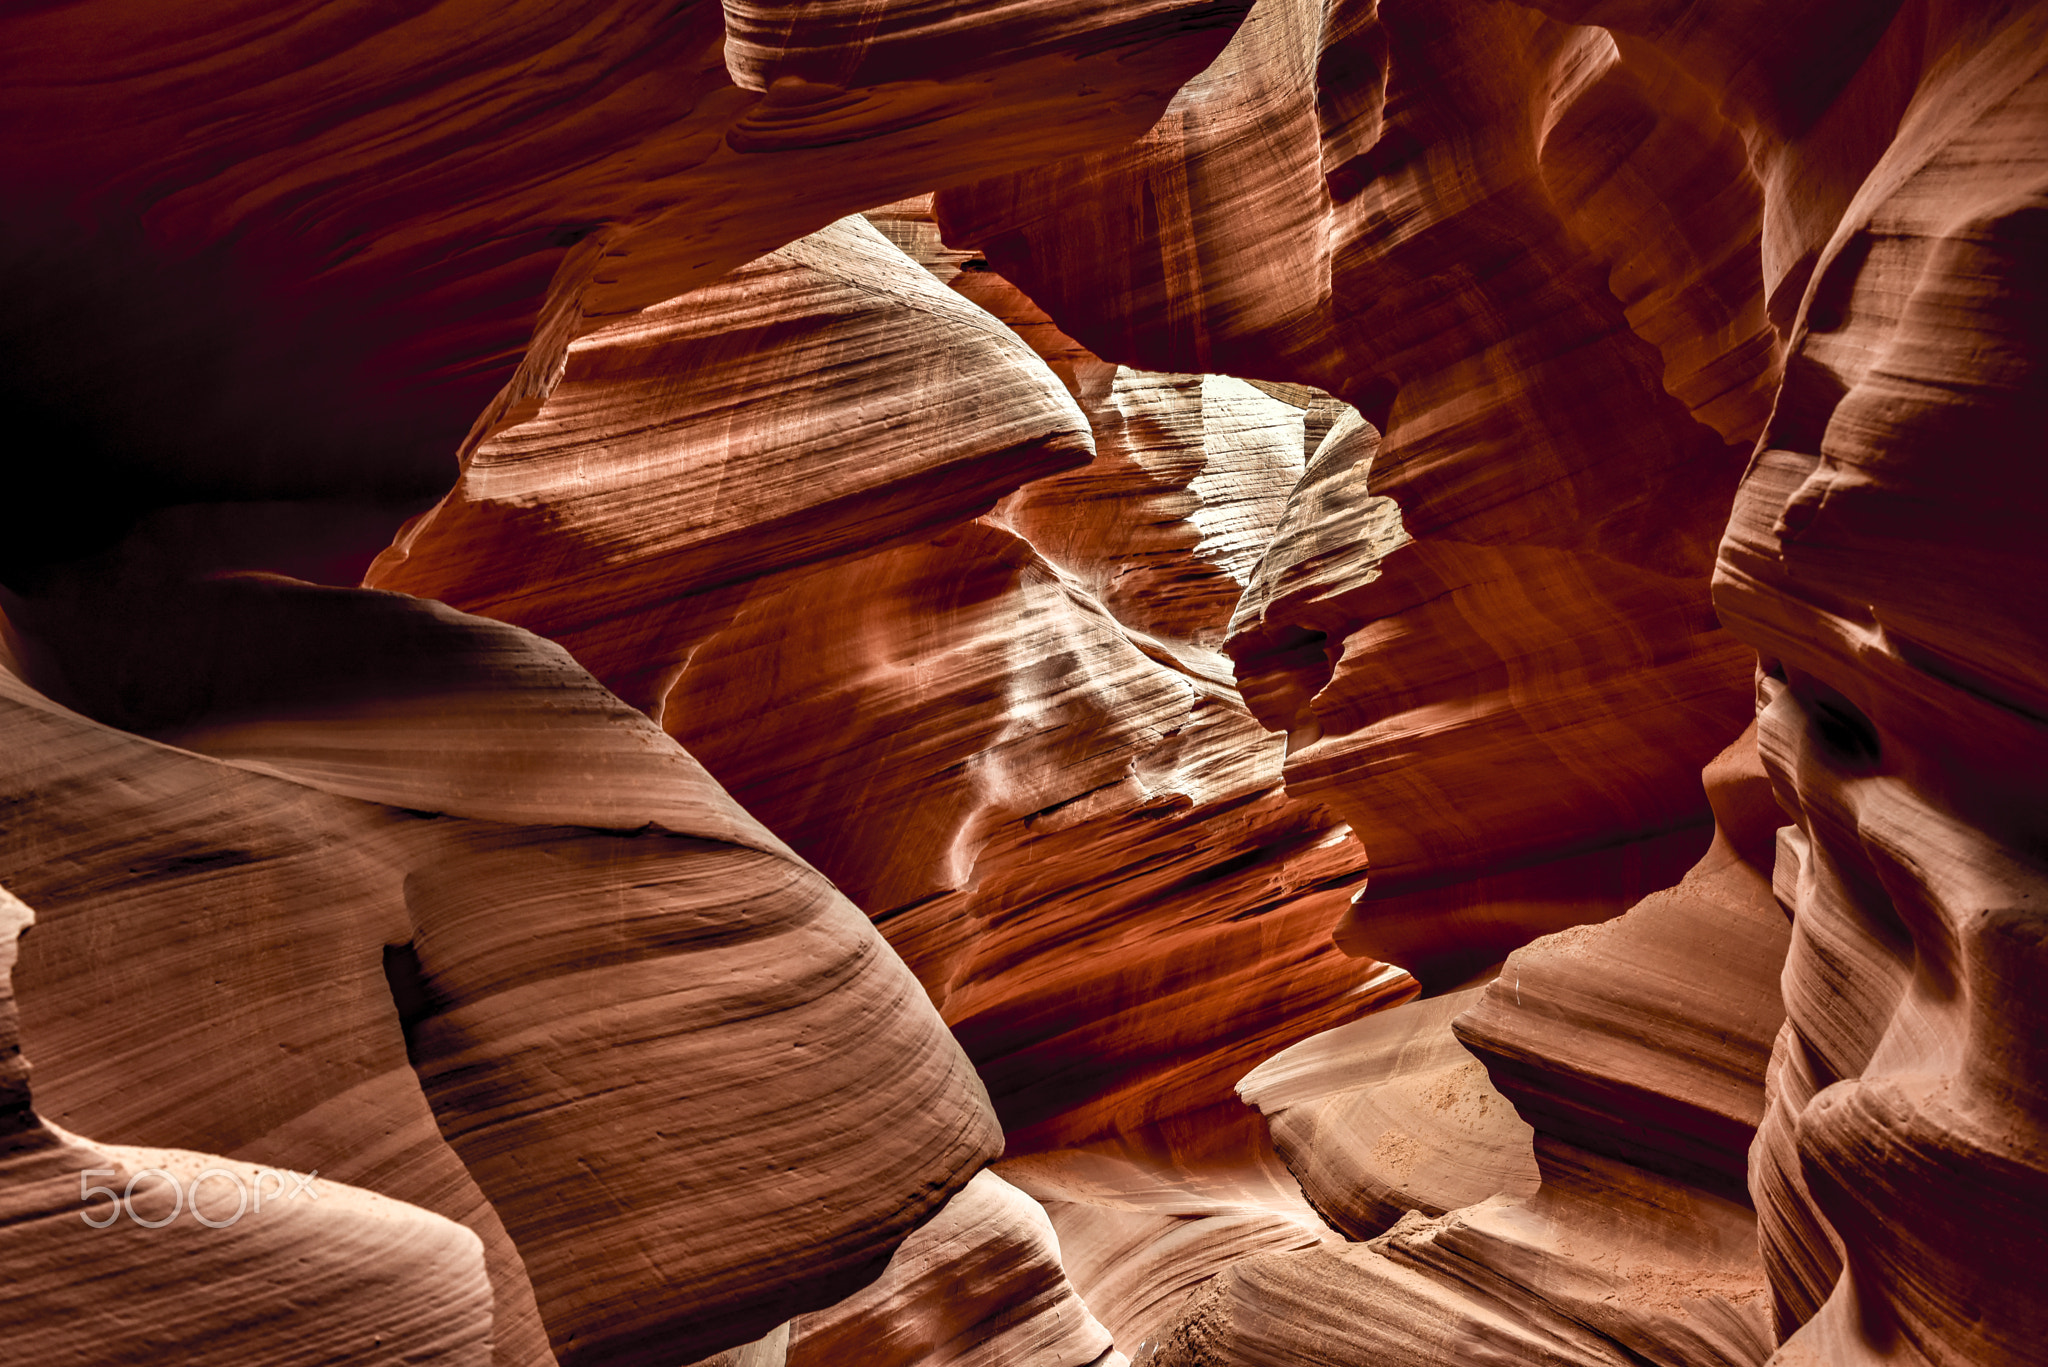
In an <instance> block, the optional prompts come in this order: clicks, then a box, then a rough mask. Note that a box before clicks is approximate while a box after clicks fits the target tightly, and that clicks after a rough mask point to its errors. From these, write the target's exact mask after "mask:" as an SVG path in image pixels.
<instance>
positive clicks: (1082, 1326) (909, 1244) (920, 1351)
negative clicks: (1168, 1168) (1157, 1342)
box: [786, 1169, 1112, 1367]
mask: <svg viewBox="0 0 2048 1367" xmlns="http://www.w3.org/2000/svg"><path fill="white" fill-rule="evenodd" d="M787 1353H788V1356H787V1359H786V1361H787V1363H788V1364H789V1367H838V1364H841V1363H849V1362H858V1363H862V1364H864V1365H865V1367H894V1365H895V1364H901V1365H902V1367H945V1365H946V1364H954V1363H958V1364H963V1365H964V1364H986V1365H987V1367H1094V1364H1098V1363H1099V1364H1102V1367H1111V1353H1112V1350H1111V1346H1110V1338H1109V1331H1108V1330H1106V1329H1104V1328H1103V1327H1102V1325H1101V1324H1100V1323H1099V1322H1098V1321H1097V1320H1096V1318H1095V1316H1094V1315H1092V1314H1090V1313H1089V1308H1088V1306H1086V1305H1085V1304H1083V1303H1082V1300H1081V1298H1080V1297H1079V1296H1078V1295H1076V1294H1075V1291H1074V1287H1073V1284H1072V1283H1071V1282H1069V1281H1068V1279H1067V1273H1066V1271H1065V1270H1064V1269H1063V1268H1062V1266H1061V1262H1060V1242H1059V1237H1058V1236H1057V1235H1056V1234H1055V1233H1054V1232H1053V1226H1052V1222H1051V1221H1050V1220H1048V1219H1047V1218H1046V1214H1045V1210H1044V1208H1043V1207H1041V1206H1040V1205H1039V1204H1038V1203H1037V1202H1036V1201H1034V1200H1032V1199H1031V1198H1030V1197H1029V1196H1026V1195H1025V1194H1024V1193H1023V1192H1021V1191H1019V1190H1017V1188H1015V1187H1013V1186H1011V1185H1010V1184H1009V1183H1008V1182H1005V1181H1004V1180H1003V1179H1002V1178H1000V1177H998V1176H996V1174H995V1173H993V1172H990V1171H988V1170H987V1169H983V1170H982V1171H980V1172H978V1173H976V1174H975V1175H974V1177H973V1179H972V1180H971V1181H969V1182H968V1184H967V1185H966V1186H965V1187H962V1188H961V1189H960V1191H959V1192H958V1193H957V1194H956V1195H955V1196H954V1197H953V1199H952V1200H950V1201H948V1202H947V1203H946V1206H945V1209H943V1210H941V1211H940V1212H939V1213H938V1214H937V1215H935V1216H933V1217H932V1218H931V1219H930V1220H928V1221H926V1222H925V1223H924V1224H923V1225H920V1226H919V1227H918V1228H917V1230H916V1231H914V1232H913V1233H912V1234H911V1235H910V1237H909V1238H907V1239H905V1240H904V1241H903V1246H902V1247H901V1248H899V1249H897V1250H896V1256H895V1257H894V1258H892V1259H890V1261H889V1266H888V1269H887V1270H886V1271H884V1272H883V1273H882V1276H881V1278H880V1280H878V1281H876V1282H875V1283H874V1285H872V1286H870V1287H868V1288H867V1289H866V1290H865V1291H860V1292H856V1293H855V1294H854V1295H852V1296H850V1297H848V1298H847V1299H846V1300H843V1301H841V1302H840V1303H839V1304H838V1305H835V1306H833V1307H832V1308H831V1309H829V1310H821V1311H816V1312H814V1313H812V1314H808V1315H803V1316H799V1317H798V1318H797V1319H796V1320H795V1321H794V1322H793V1323H792V1324H791V1326H790V1333H789V1347H788V1350H787Z"/></svg>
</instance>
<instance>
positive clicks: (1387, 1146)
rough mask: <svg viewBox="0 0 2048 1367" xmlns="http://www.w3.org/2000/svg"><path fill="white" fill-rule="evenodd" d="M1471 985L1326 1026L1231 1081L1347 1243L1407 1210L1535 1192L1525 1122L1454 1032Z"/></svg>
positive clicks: (1444, 1208)
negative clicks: (1261, 1118) (1260, 1114)
mask: <svg viewBox="0 0 2048 1367" xmlns="http://www.w3.org/2000/svg"><path fill="white" fill-rule="evenodd" d="M1484 992H1485V989H1484V988H1468V989H1466V990H1465V991H1462V992H1451V993H1447V994H1445V995H1444V996H1441V997H1432V998H1430V999H1428V1000H1427V1001H1418V1002H1408V1003H1405V1004H1403V1005H1401V1006H1397V1007H1394V1008H1392V1009H1391V1010H1387V1011H1381V1012H1378V1013H1377V1014H1375V1015H1372V1016H1368V1017H1367V1018H1366V1019H1364V1020H1361V1021H1355V1022H1353V1023H1351V1024H1349V1025H1340V1026H1338V1027H1337V1028H1336V1029H1334V1030H1325V1031H1324V1032H1323V1033H1322V1034H1320V1035H1314V1036H1311V1037H1310V1038H1308V1039H1305V1040H1303V1041H1302V1042H1301V1043H1299V1044H1296V1045H1293V1046H1292V1047H1290V1048H1287V1049H1284V1050H1282V1051H1281V1052H1280V1053H1278V1054H1275V1055H1274V1056H1273V1057H1272V1058H1270V1059H1267V1060H1266V1061H1265V1062H1264V1063H1262V1064H1260V1065H1259V1066H1258V1067H1257V1068H1255V1069H1253V1070H1252V1071H1251V1072H1249V1073H1247V1074H1245V1076H1244V1078H1243V1079H1242V1080H1241V1081H1240V1082H1239V1083H1238V1084H1237V1093H1238V1095H1239V1096H1241V1097H1243V1098H1244V1099H1245V1102H1246V1104H1247V1105H1251V1106H1256V1107H1258V1108H1259V1110H1260V1111H1261V1112H1263V1113H1264V1115H1265V1117H1266V1121H1267V1123H1268V1124H1269V1125H1270V1126H1271V1127H1272V1131H1273V1143H1274V1146H1275V1147H1276V1148H1278V1149H1279V1151H1280V1153H1281V1155H1282V1156H1283V1157H1285V1158H1286V1160H1287V1164H1288V1167H1289V1168H1290V1169H1291V1170H1292V1171H1293V1173H1294V1176H1295V1178H1296V1180H1297V1181H1299V1182H1300V1183H1301V1189H1302V1191H1303V1192H1304V1193H1305V1194H1306V1195H1307V1196H1308V1198H1309V1200H1310V1201H1311V1202H1312V1203H1313V1204H1314V1205H1315V1208H1316V1210H1317V1211H1318V1212H1319V1213H1320V1214H1321V1215H1322V1216H1323V1218H1324V1219H1326V1220H1328V1221H1329V1222H1330V1223H1331V1224H1333V1225H1335V1226H1336V1227H1337V1228H1338V1229H1341V1230H1342V1231H1343V1232H1344V1233H1345V1235H1346V1236H1348V1237H1350V1238H1352V1239H1359V1240H1365V1239H1372V1238H1375V1237H1377V1236H1378V1235H1381V1234H1384V1233H1386V1231H1387V1230H1388V1229H1389V1228H1391V1227H1392V1226H1393V1224H1394V1222H1395V1221H1397V1220H1399V1219H1400V1218H1401V1217H1402V1216H1403V1215H1404V1214H1406V1213H1407V1212H1408V1211H1411V1210H1413V1211H1419V1212H1421V1213H1422V1214H1424V1215H1431V1216H1435V1215H1443V1214H1446V1213H1447V1212H1449V1211H1452V1210H1455V1209H1457V1208H1458V1207H1460V1206H1470V1205H1477V1204H1478V1203H1479V1202H1481V1201H1484V1200H1485V1199H1487V1198H1488V1197H1490V1196H1510V1197H1527V1196H1533V1195H1534V1194H1535V1192H1536V1187H1537V1184H1538V1180H1539V1179H1538V1176H1537V1172H1536V1158H1535V1154H1534V1152H1533V1150H1532V1148H1531V1138H1532V1135H1531V1131H1530V1128H1529V1124H1528V1122H1527V1121H1526V1120H1524V1119H1523V1118H1522V1117H1521V1116H1520V1115H1519V1114H1517V1113H1516V1110H1515V1107H1514V1106H1512V1105H1510V1104H1509V1103H1508V1101H1507V1100H1506V1099H1505V1098H1504V1097H1502V1096H1501V1094H1500V1093H1499V1092H1497V1091H1495V1090H1494V1086H1493V1083H1492V1082H1491V1081H1490V1080H1489V1079H1488V1077H1487V1074H1486V1068H1485V1067H1484V1065H1482V1064H1481V1063H1480V1062H1479V1060H1478V1059H1476V1058H1474V1057H1473V1056H1472V1054H1471V1053H1470V1051H1468V1050H1467V1049H1466V1048H1465V1046H1464V1045H1463V1044H1461V1043H1459V1042H1458V1039H1457V1037H1456V1036H1455V1035H1454V1034H1452V1032H1451V1021H1452V1019H1453V1018H1454V1017H1456V1016H1457V1015H1458V1014H1459V1013H1460V1012H1462V1011H1464V1010H1465V1009H1466V1008H1467V1007H1469V1006H1471V1005H1473V1004H1474V1003H1475V1002H1477V1001H1478V999H1479V998H1480V996H1481V995H1483V993H1484Z"/></svg>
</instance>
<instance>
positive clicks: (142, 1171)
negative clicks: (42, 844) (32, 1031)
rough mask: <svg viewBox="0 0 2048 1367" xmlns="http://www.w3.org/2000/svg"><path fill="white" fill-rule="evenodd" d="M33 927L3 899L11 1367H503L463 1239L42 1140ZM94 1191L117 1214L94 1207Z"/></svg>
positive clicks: (418, 1221) (368, 1210)
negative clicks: (25, 1019)
mask: <svg viewBox="0 0 2048 1367" xmlns="http://www.w3.org/2000/svg"><path fill="white" fill-rule="evenodd" d="M34 921H35V916H34V914H33V913H32V912H31V911H30V910H29V909H28V907H27V906H25V905H24V904H23V903H22V902H21V901H20V900H19V899H18V898H16V897H14V896H13V895H12V894H11V893H9V892H7V891H6V890H5V889H4V888H0V1224H4V1226H5V1228H6V1230H7V1237H6V1239H5V1241H4V1242H0V1271H4V1275H5V1278H6V1284H7V1295H6V1296H5V1297H4V1298H0V1335H4V1336H5V1342H6V1344H7V1354H8V1357H9V1358H10V1359H11V1360H13V1361H16V1362H24V1363H26V1362H35V1363H50V1364H53V1367H54V1364H59V1363H96V1362H141V1361H145V1360H157V1361H165V1360H169V1361H190V1362H196V1361H201V1360H204V1361H207V1362H220V1363H242V1362H247V1363H279V1364H296V1363H308V1364H310V1363H315V1362H319V1363H363V1364H366V1367H367V1364H372V1363H386V1362H391V1361H393V1360H395V1359H400V1358H402V1359H403V1360H405V1361H407V1362H420V1363H433V1364H436V1367H439V1365H440V1364H447V1365H448V1367H457V1365H458V1364H459V1365H460V1367H483V1364H486V1363H488V1362H490V1361H491V1331H492V1317H491V1286H490V1281H489V1279H488V1278H487V1277H486V1275H485V1271H484V1253H483V1248H482V1246H481V1245H480V1244H479V1243H478V1241H477V1237H476V1235H475V1234H473V1233H472V1232H470V1231H469V1230H466V1229H464V1228H463V1227H462V1226H460V1225H458V1224H456V1223H455V1222H454V1221H452V1220H447V1219H444V1218H442V1217H440V1216H438V1215H434V1214H431V1213H430V1212H428V1211H425V1210H421V1209H420V1208H418V1207H417V1206H412V1205H408V1204H406V1203H405V1202H403V1201H396V1200H393V1199H391V1198H390V1197H388V1196H379V1195H377V1194H375V1193H373V1192H368V1191H362V1190H358V1189H357V1188H354V1187H349V1186H344V1185H343V1184H342V1183H340V1182H337V1181H333V1180H330V1179H325V1178H319V1177H317V1176H315V1177H313V1178H312V1180H311V1182H310V1183H309V1184H306V1185H305V1186H304V1189H303V1190H302V1184H301V1182H300V1181H299V1179H301V1178H306V1177H308V1176H309V1175H308V1174H304V1173H301V1174H296V1175H294V1176H293V1177H292V1178H290V1179H288V1178H287V1177H286V1176H285V1175H284V1174H280V1173H277V1172H274V1171H269V1170H267V1169H264V1168H260V1167H258V1166H256V1165H253V1164H249V1163H242V1162H237V1161H235V1160H234V1159H232V1158H223V1157H221V1156H219V1155H217V1154H210V1153H191V1152H184V1151H176V1150H167V1149H142V1148H132V1147H128V1146H124V1145H114V1144H101V1143H98V1142H96V1141H94V1140H90V1139H82V1138H79V1137H78V1136H76V1135H72V1134H68V1133H66V1132H65V1131H63V1130H60V1129H58V1128H56V1127H54V1126H52V1125H49V1124H47V1123H46V1122H44V1121H43V1120H42V1119H41V1118H40V1117H39V1116H38V1115H37V1114H36V1111H35V1103H34V1099H33V1097H32V1096H31V1094H30V1086H29V1075H30V1060H29V1059H28V1058H27V1057H26V1056H25V1054H24V1051H23V1050H22V1048H21V1042H20V1038H19V1032H18V1029H17V1020H16V1010H15V1001H14V993H13V990H12V989H11V987H10V986H9V979H10V975H11V973H12V970H13V968H14V965H15V962H16V954H17V951H18V945H19V940H20V937H21V936H22V935H23V934H24V933H26V932H27V931H28V930H30V929H31V927H32V925H33V923H34ZM81 1174H89V1175H88V1176H86V1181H87V1182H89V1183H90V1184H91V1185H92V1186H93V1187H95V1188H106V1189H111V1190H112V1191H113V1192H114V1193H115V1198H114V1199H109V1198H105V1197H100V1196H98V1195H97V1194H95V1195H94V1198H93V1199H92V1200H91V1201H90V1202H88V1201H86V1200H85V1199H82V1196H83V1190H82V1188H81V1185H80V1178H81ZM252 1191H254V1192H256V1193H259V1195H258V1196H257V1198H256V1201H257V1206H256V1208H255V1209H253V1210H252V1209H250V1201H251V1192H252ZM264 1195H267V1196H268V1198H269V1199H268V1202H267V1203H265V1202H264V1201H263V1199H262V1197H263V1196H264ZM95 1226H97V1227H95Z"/></svg>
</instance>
